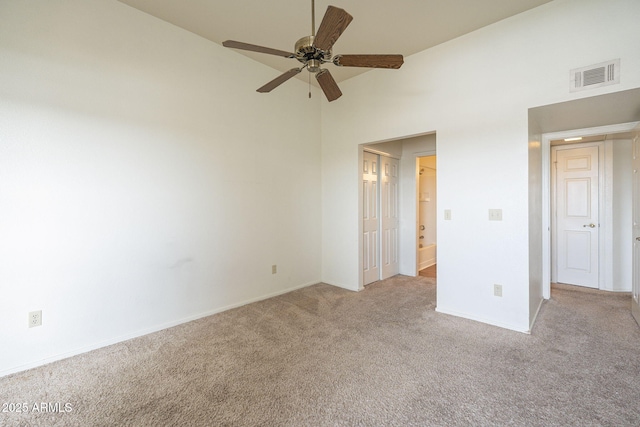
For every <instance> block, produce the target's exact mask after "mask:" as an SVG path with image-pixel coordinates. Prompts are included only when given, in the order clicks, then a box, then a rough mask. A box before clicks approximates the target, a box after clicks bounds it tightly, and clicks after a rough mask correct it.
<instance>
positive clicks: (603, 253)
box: [550, 140, 613, 289]
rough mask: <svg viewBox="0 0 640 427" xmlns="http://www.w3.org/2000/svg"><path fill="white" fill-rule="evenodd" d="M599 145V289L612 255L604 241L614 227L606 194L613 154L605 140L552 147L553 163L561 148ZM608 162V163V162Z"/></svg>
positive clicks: (554, 243)
mask: <svg viewBox="0 0 640 427" xmlns="http://www.w3.org/2000/svg"><path fill="white" fill-rule="evenodd" d="M587 147H598V289H602V288H603V284H605V283H607V280H606V277H605V275H606V266H605V264H606V262H607V257H608V256H611V251H607V250H606V249H607V246H606V244H605V242H604V240H605V239H606V236H607V234H608V233H607V231H609V230H611V229H612V228H613V222H612V220H613V218H612V216H611V215H607V214H608V212H607V208H606V205H607V203H606V195H607V193H610V190H611V188H610V187H611V180H607V175H606V172H607V170H610V169H611V167H610V166H612V165H610V164H609V163H611V162H612V159H611V156H607V155H606V152H605V141H604V140H602V141H596V142H584V143H576V144H563V145H556V146H553V147H551V164H555V163H557V159H556V156H557V152H558V151H559V150H566V149H569V150H570V149H573V148H587ZM607 162H608V163H607ZM557 184H558V183H557V168H555V167H551V202H550V206H551V282H553V283H556V282H557V281H558V280H557V279H558V265H557V264H558V227H557V218H556V215H554V214H553V213H554V212H556V211H557V206H556V203H557V194H556V190H557Z"/></svg>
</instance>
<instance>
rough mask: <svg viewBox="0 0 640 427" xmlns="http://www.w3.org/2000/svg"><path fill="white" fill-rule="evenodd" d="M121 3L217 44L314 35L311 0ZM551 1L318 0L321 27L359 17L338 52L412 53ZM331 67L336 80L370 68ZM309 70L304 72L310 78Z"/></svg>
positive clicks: (287, 44) (276, 44) (288, 63)
mask: <svg viewBox="0 0 640 427" xmlns="http://www.w3.org/2000/svg"><path fill="white" fill-rule="evenodd" d="M119 1H121V2H122V3H126V4H128V5H130V6H132V7H135V8H137V9H139V10H141V11H144V12H146V13H149V14H150V15H153V16H155V17H157V18H160V19H162V20H164V21H167V22H170V23H172V24H174V25H177V26H178V27H181V28H184V29H185V30H188V31H191V32H193V33H195V34H198V35H200V36H202V37H204V38H206V39H209V40H211V41H213V42H215V43H218V44H222V42H223V41H224V40H228V39H230V40H237V41H242V42H246V43H251V44H257V45H261V46H266V47H271V48H275V49H280V50H285V51H291V52H293V50H294V44H295V42H296V41H297V40H298V39H299V38H301V37H304V36H308V35H310V34H311V0H268V1H267V0H231V1H229V0H225V1H222V0H119ZM550 1H552V0H393V1H392V0H387V1H380V0H379V1H375V2H372V1H362V0H316V5H315V8H316V28H317V27H318V26H319V25H320V22H321V21H322V17H323V16H324V12H325V10H326V9H327V6H328V5H329V4H332V5H333V6H336V7H340V8H342V9H345V10H346V11H347V12H349V13H350V14H351V15H352V16H353V17H354V20H353V22H352V23H351V25H349V27H348V28H347V29H346V30H345V32H344V33H343V34H342V36H341V37H340V39H339V40H338V41H337V43H336V44H335V45H334V47H333V53H334V54H338V53H342V54H353V53H374V54H375V53H392V54H397V53H399V54H402V55H404V56H409V55H412V54H414V53H417V52H420V51H422V50H425V49H428V48H430V47H433V46H435V45H437V44H440V43H443V42H445V41H447V40H451V39H453V38H456V37H459V36H461V35H463V34H466V33H469V32H471V31H474V30H476V29H478V28H481V27H484V26H486V25H489V24H492V23H494V22H497V21H500V20H502V19H505V18H508V17H510V16H513V15H516V14H518V13H521V12H524V11H526V10H529V9H532V8H534V7H537V6H540V5H542V4H544V3H548V2H550ZM237 52H238V53H241V54H243V55H246V56H249V57H251V58H253V59H255V60H256V61H259V62H261V63H263V64H265V65H268V66H270V67H272V68H275V69H276V70H279V71H281V72H284V71H286V70H289V69H290V68H293V67H297V66H298V62H297V61H295V60H294V59H287V58H281V57H277V56H273V55H266V54H259V53H253V52H246V51H237ZM329 67H330V70H331V74H332V75H333V76H334V78H335V80H336V81H337V82H340V81H343V80H346V79H348V78H350V77H353V76H355V75H357V74H360V73H363V72H366V71H368V69H362V68H347V67H344V68H338V67H335V66H333V65H329ZM385 72H394V71H391V70H385ZM304 74H306V73H301V74H300V76H299V77H300V78H301V79H303V80H305V81H306V79H307V76H306V75H304ZM277 75H278V73H274V77H276V76H277ZM312 80H315V79H312ZM265 83H266V82H265Z"/></svg>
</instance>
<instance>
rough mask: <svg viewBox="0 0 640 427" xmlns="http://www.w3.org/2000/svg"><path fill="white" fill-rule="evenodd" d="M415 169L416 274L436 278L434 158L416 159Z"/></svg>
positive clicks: (435, 183) (435, 179)
mask: <svg viewBox="0 0 640 427" xmlns="http://www.w3.org/2000/svg"><path fill="white" fill-rule="evenodd" d="M417 168H418V174H417V182H416V187H417V190H418V195H417V199H418V212H417V218H418V229H417V234H418V246H417V248H416V250H417V259H418V274H419V275H420V276H424V277H432V278H436V276H437V259H438V258H437V256H438V247H437V212H438V211H437V173H436V171H437V169H436V156H424V157H418V159H417Z"/></svg>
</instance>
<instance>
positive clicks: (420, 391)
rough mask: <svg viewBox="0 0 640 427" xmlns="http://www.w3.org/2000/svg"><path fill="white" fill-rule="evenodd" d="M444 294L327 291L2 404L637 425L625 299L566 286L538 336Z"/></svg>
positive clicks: (333, 419)
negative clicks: (446, 305) (491, 320)
mask: <svg viewBox="0 0 640 427" xmlns="http://www.w3.org/2000/svg"><path fill="white" fill-rule="evenodd" d="M435 293H436V286H435V280H434V279H430V278H425V277H418V278H408V277H403V276H398V277H395V278H392V279H389V280H386V281H382V282H378V283H374V284H372V285H370V286H368V287H367V288H366V290H365V291H362V292H359V293H354V292H349V291H346V290H342V289H338V288H335V287H331V286H328V285H324V284H319V285H315V286H311V287H309V288H305V289H301V290H298V291H295V292H291V293H289V294H286V295H283V296H280V297H276V298H272V299H269V300H266V301H262V302H258V303H254V304H250V305H247V306H244V307H241V308H238V309H234V310H230V311H227V312H224V313H221V314H218V315H215V316H210V317H207V318H204V319H200V320H198V321H194V322H191V323H188V324H184V325H181V326H177V327H174V328H171V329H167V330H164V331H161V332H158V333H155V334H151V335H147V336H144V337H141V338H137V339H134V340H130V341H127V342H124V343H120V344H116V345H113V346H110V347H106V348H102V349H99V350H96V351H93V352H90V353H87V354H83V355H79V356H76V357H73V358H69V359H66V360H62V361H59V362H56V363H52V364H49V365H46V366H42V367H40V368H36V369H32V370H29V371H26V372H22V373H18V374H14V375H11V376H8V377H4V378H0V396H1V398H0V400H1V401H2V403H6V402H14V403H17V402H25V403H27V404H28V405H29V408H30V409H31V406H32V405H34V404H39V403H40V402H52V403H56V402H57V403H59V404H60V406H59V407H60V408H64V405H65V404H68V406H67V408H68V409H71V410H70V411H69V412H62V413H60V412H39V413H34V412H33V411H30V412H29V413H26V414H17V413H15V412H10V413H6V412H5V413H0V425H2V426H457V425H460V426H495V425H498V426H503V425H504V426H506V425H514V426H600V425H603V426H638V425H640V328H639V327H638V326H637V325H636V324H635V322H634V321H633V319H632V317H631V315H630V310H629V304H630V297H629V295H628V294H611V293H603V292H598V291H589V290H582V289H576V288H572V287H569V286H557V287H555V288H554V289H553V294H552V299H551V300H550V301H548V302H546V303H545V304H544V306H543V309H542V311H541V313H540V315H539V318H538V322H537V324H536V327H535V328H534V330H533V333H532V334H531V335H526V334H522V333H517V332H512V331H508V330H504V329H501V328H497V327H493V326H489V325H485V324H481V323H478V322H473V321H470V320H465V319H461V318H457V317H452V316H448V315H444V314H440V313H436V312H435V311H434V308H435ZM4 345H6V343H4ZM54 409H55V406H54Z"/></svg>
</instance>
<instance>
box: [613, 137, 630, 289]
mask: <svg viewBox="0 0 640 427" xmlns="http://www.w3.org/2000/svg"><path fill="white" fill-rule="evenodd" d="M612 145H613V147H612V148H613V197H612V203H613V209H612V211H613V233H612V234H613V256H612V258H613V283H612V288H613V290H615V291H626V292H631V279H632V277H631V271H632V261H633V254H632V248H633V232H632V231H633V224H632V222H633V221H632V215H631V207H632V206H631V205H632V204H631V198H632V189H631V183H632V178H633V172H632V171H633V168H632V165H631V159H632V155H631V154H632V149H631V140H630V139H617V140H614V141H613V144H612Z"/></svg>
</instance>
